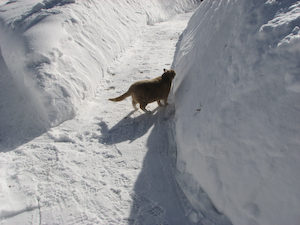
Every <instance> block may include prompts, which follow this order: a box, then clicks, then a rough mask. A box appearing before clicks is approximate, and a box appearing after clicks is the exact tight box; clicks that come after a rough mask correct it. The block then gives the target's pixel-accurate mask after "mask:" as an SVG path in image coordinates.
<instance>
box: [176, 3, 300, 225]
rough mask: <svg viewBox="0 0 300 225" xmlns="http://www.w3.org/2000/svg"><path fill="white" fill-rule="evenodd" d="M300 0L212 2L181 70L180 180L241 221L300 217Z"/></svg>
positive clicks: (190, 30) (182, 47) (192, 33)
mask: <svg viewBox="0 0 300 225" xmlns="http://www.w3.org/2000/svg"><path fill="white" fill-rule="evenodd" d="M299 26H300V3H299V2H297V1H290V0H289V1H275V0H274V1H257V0H250V1H249V0H241V1H240V0H239V1H204V2H203V3H202V4H201V5H200V7H199V8H198V10H197V11H196V12H195V14H194V15H193V17H192V18H191V20H190V21H189V24H188V27H187V29H186V30H185V31H184V33H183V35H182V37H181V41H180V43H179V44H178V46H177V53H176V56H175V59H174V62H173V67H174V69H175V70H176V71H177V73H178V74H179V76H177V77H176V79H175V82H174V83H175V85H174V94H175V107H176V114H175V127H176V136H177V139H176V141H177V148H178V161H177V168H178V170H179V173H178V180H179V182H180V183H181V186H182V187H183V189H184V191H185V193H186V194H187V196H188V198H189V199H190V200H191V201H192V202H194V203H193V204H194V206H195V207H197V208H199V209H200V208H201V193H202V191H203V190H204V191H205V192H206V193H207V194H208V196H209V197H210V198H211V200H212V202H213V203H214V205H215V206H216V208H217V209H218V210H219V211H220V212H222V213H225V214H226V215H227V216H229V218H230V219H231V221H232V222H233V223H234V224H299V222H300V211H299V209H300V173H299V171H300V64H299V56H300V35H299Z"/></svg>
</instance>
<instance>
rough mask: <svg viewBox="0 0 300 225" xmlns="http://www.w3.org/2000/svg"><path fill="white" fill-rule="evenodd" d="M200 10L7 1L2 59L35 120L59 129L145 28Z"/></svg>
mask: <svg viewBox="0 0 300 225" xmlns="http://www.w3.org/2000/svg"><path fill="white" fill-rule="evenodd" d="M196 5H197V2H196V1H193V0H184V1H182V0H176V1H170V0H164V1H158V0H150V1H134V0H128V1H104V0H100V1H99V0H92V1H75V0H43V1H42V0H31V1H26V0H20V1H8V2H7V3H6V4H3V5H2V6H1V8H0V22H1V23H0V24H1V26H0V46H1V53H2V56H3V58H4V61H5V63H6V66H7V68H8V70H9V71H10V74H11V76H12V77H13V79H14V82H15V84H16V86H17V89H18V91H19V93H20V95H21V96H23V97H24V99H25V100H26V101H27V104H29V105H30V106H31V107H32V109H33V110H32V111H34V114H35V115H36V117H37V118H41V119H42V121H44V122H43V123H45V124H48V125H50V126H55V125H57V124H59V123H61V122H63V121H65V120H67V119H70V118H73V117H74V116H75V114H76V111H77V109H78V108H79V107H80V105H81V104H82V102H83V101H84V100H85V99H88V98H89V97H90V96H93V95H94V92H95V88H96V87H97V86H98V85H99V83H100V82H102V81H103V76H104V75H105V73H106V72H107V64H108V63H109V62H111V61H112V60H113V59H114V58H115V57H116V56H117V54H118V53H120V52H121V51H122V49H124V48H125V47H126V46H127V45H128V44H129V43H130V42H131V41H132V40H134V39H135V37H136V36H137V35H138V34H139V32H140V31H141V30H142V29H143V27H144V26H145V25H147V24H148V25H151V24H153V23H155V22H159V21H163V20H166V19H168V18H170V17H171V16H172V15H174V14H175V13H179V12H184V11H186V10H190V9H192V8H194V7H195V6H196ZM31 113H32V112H31Z"/></svg>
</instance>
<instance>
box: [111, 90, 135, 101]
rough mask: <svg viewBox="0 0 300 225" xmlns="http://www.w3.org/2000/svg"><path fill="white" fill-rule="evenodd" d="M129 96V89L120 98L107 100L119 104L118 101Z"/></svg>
mask: <svg viewBox="0 0 300 225" xmlns="http://www.w3.org/2000/svg"><path fill="white" fill-rule="evenodd" d="M130 95H131V91H130V89H129V90H128V91H127V92H126V93H125V94H122V95H121V96H119V97H116V98H109V99H108V100H110V101H113V102H119V101H122V100H124V99H125V98H127V97H129V96H130Z"/></svg>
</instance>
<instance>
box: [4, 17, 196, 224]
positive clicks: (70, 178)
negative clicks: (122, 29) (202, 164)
mask: <svg viewBox="0 0 300 225" xmlns="http://www.w3.org/2000/svg"><path fill="white" fill-rule="evenodd" d="M190 16H191V13H187V14H181V15H178V16H176V17H175V18H173V19H172V20H171V21H167V22H162V23H159V24H156V25H154V26H148V27H147V29H145V30H144V32H143V33H142V34H141V36H140V37H139V38H138V39H137V40H136V41H135V42H134V43H133V44H132V46H130V47H129V48H128V49H127V50H126V51H124V52H123V54H121V55H120V56H119V58H118V59H116V60H115V62H114V63H113V64H112V65H111V66H110V69H109V71H108V73H107V75H106V77H104V78H103V83H102V84H101V85H100V87H99V88H98V91H97V94H96V96H95V98H94V99H93V100H91V101H89V102H87V103H86V104H85V105H84V106H83V107H82V110H81V112H80V113H79V114H78V115H77V116H76V117H75V118H74V119H73V120H70V121H67V122H65V123H63V124H61V125H60V126H58V127H55V128H52V129H51V130H49V131H48V132H47V133H45V134H43V135H41V136H39V137H37V138H35V139H33V140H31V141H30V142H27V143H25V144H22V145H21V146H19V147H17V148H16V149H13V150H10V151H3V152H1V153H0V171H1V174H0V179H1V186H0V188H1V190H0V193H1V194H0V202H1V205H0V207H1V208H0V210H1V211H0V219H1V224H97V223H99V224H128V223H129V224H133V223H136V224H188V223H189V222H188V221H189V219H188V217H187V216H186V214H185V213H186V210H187V207H189V206H188V205H187V203H186V204H183V203H182V200H184V198H183V197H182V196H179V195H180V192H178V189H177V186H176V183H175V182H174V176H173V174H172V166H174V157H175V156H174V154H173V153H172V152H170V149H173V148H172V147H173V145H174V144H173V143H168V135H170V134H171V133H170V132H167V129H168V126H169V120H170V118H171V117H172V114H173V113H174V109H173V108H172V105H170V106H168V107H160V108H158V107H157V104H156V103H153V104H150V105H148V106H147V109H149V110H153V111H154V112H153V114H145V113H144V112H142V111H141V110H138V111H133V108H132V105H131V99H130V98H128V99H126V100H124V101H122V102H118V103H114V102H110V101H108V100H107V99H108V98H109V97H115V96H118V95H120V94H121V93H123V92H125V91H126V90H127V88H128V87H129V86H130V85H131V84H132V83H133V82H135V81H137V80H141V79H148V78H154V77H156V76H159V75H161V74H162V72H163V68H167V69H169V68H170V65H171V63H172V60H173V55H174V51H175V45H176V42H177V41H178V38H179V35H180V33H181V32H182V31H183V29H184V28H185V27H186V25H187V22H188V19H189V18H190ZM24 139H25V137H24ZM184 207H185V208H184Z"/></svg>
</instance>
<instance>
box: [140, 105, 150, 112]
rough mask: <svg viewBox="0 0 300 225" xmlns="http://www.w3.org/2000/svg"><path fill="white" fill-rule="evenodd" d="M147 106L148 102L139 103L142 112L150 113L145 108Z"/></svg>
mask: <svg viewBox="0 0 300 225" xmlns="http://www.w3.org/2000/svg"><path fill="white" fill-rule="evenodd" d="M147 105H148V102H147V103H146V102H140V108H141V110H143V111H144V112H145V113H151V111H148V110H147V109H146V108H145V107H146V106H147Z"/></svg>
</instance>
